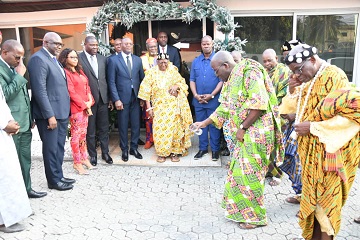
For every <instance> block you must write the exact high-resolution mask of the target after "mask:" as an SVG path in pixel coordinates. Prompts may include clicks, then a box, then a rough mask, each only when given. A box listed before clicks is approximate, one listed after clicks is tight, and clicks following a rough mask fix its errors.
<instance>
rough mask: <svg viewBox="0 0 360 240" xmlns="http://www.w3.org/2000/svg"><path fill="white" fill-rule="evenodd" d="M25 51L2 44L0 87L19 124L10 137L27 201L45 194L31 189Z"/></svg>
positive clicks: (10, 43) (11, 43)
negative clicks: (14, 147) (12, 140)
mask: <svg viewBox="0 0 360 240" xmlns="http://www.w3.org/2000/svg"><path fill="white" fill-rule="evenodd" d="M23 57H24V48H23V46H22V45H21V44H20V43H19V42H18V41H16V40H13V39H11V40H7V41H5V42H4V44H3V49H2V53H1V57H0V85H1V87H2V89H3V92H4V96H5V99H6V102H7V104H8V106H9V108H10V110H11V115H12V116H13V117H14V119H15V121H17V122H18V123H19V125H20V130H19V133H18V134H15V135H13V136H12V137H13V139H14V143H15V146H16V151H17V154H18V157H19V161H20V166H21V172H22V175H23V179H24V183H25V187H26V191H27V194H28V196H29V198H41V197H44V196H46V194H47V193H46V192H36V191H34V190H33V189H32V188H31V177H30V168H31V139H32V133H31V128H32V124H33V121H32V119H31V111H30V98H29V94H28V91H27V88H26V84H27V80H26V79H25V78H24V74H25V72H26V67H25V66H24V63H23Z"/></svg>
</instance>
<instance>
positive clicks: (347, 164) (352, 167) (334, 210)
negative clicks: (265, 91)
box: [283, 65, 360, 239]
mask: <svg viewBox="0 0 360 240" xmlns="http://www.w3.org/2000/svg"><path fill="white" fill-rule="evenodd" d="M306 84H310V81H309V82H307V83H306ZM346 87H349V81H348V79H347V77H346V74H345V73H344V72H343V71H342V70H341V69H339V68H338V67H336V66H333V65H331V66H328V67H326V68H325V69H324V70H323V72H322V73H321V74H320V76H319V78H318V79H317V80H316V82H315V84H314V86H313V89H312V91H311V93H310V96H309V100H308V103H307V106H306V107H305V112H304V115H303V117H302V119H300V122H305V121H310V122H317V121H323V123H325V124H324V125H326V121H327V120H326V119H329V117H331V116H333V115H334V114H335V115H339V114H340V112H338V111H339V110H340V108H339V106H340V105H341V104H340V103H341V102H344V101H342V100H340V99H339V101H337V104H338V106H336V104H335V106H334V108H333V107H329V106H330V105H331V104H330V105H328V104H329V102H331V101H330V100H329V99H330V98H327V96H328V95H329V93H332V94H334V95H329V96H330V97H331V98H334V99H336V98H338V96H337V92H335V93H334V91H335V90H338V89H341V88H346ZM307 91H308V87H307V86H305V88H304V91H303V93H302V96H301V106H303V104H304V101H305V96H306V94H307ZM298 92H299V88H297V89H296V93H298ZM325 98H326V99H328V100H324V99H325ZM342 98H344V96H343V97H342ZM345 99H346V98H345ZM296 101H297V98H293V99H292V98H288V99H286V101H285V99H284V101H283V104H285V105H288V106H287V107H288V109H291V108H293V107H294V104H295V106H296ZM342 106H343V107H344V108H343V110H342V111H344V112H346V113H347V112H348V111H350V112H351V111H354V110H349V109H348V107H347V106H346V105H342ZM335 109H336V110H335ZM344 109H346V110H344ZM331 110H332V111H331ZM342 111H341V112H342ZM356 111H358V108H357V110H356ZM331 112H332V114H331ZM353 116H355V115H354V114H353ZM346 117H351V114H346ZM319 123H320V122H319ZM297 141H298V153H299V156H300V160H301V166H302V184H303V187H302V196H301V203H300V221H299V224H300V227H301V228H302V230H303V233H302V236H303V237H304V238H305V239H311V238H312V234H313V229H314V213H315V209H316V204H318V205H320V206H321V207H322V208H323V209H324V212H325V214H326V216H327V217H328V218H329V220H330V222H331V225H332V227H333V228H334V231H335V235H336V234H337V233H338V232H339V230H340V222H341V209H342V207H343V205H344V204H345V201H346V199H347V197H348V194H349V191H350V188H351V186H352V183H353V181H354V178H355V173H356V170H357V165H358V162H359V158H360V148H359V147H360V146H359V134H357V135H356V136H355V137H354V138H352V139H351V140H350V141H349V142H348V143H346V144H345V145H344V146H343V147H342V148H341V149H340V153H339V154H341V155H340V156H341V157H340V158H341V159H342V163H343V175H344V176H345V178H346V181H343V179H342V178H341V177H340V176H339V174H338V173H337V172H336V171H325V170H324V167H325V166H326V165H327V163H326V161H327V160H328V159H329V158H328V156H327V153H326V150H325V144H323V143H322V142H321V141H320V139H319V137H317V136H315V135H313V134H308V135H306V136H298V138H297Z"/></svg>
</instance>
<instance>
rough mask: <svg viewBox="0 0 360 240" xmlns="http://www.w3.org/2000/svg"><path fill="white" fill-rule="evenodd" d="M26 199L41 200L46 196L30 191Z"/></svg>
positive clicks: (42, 193)
mask: <svg viewBox="0 0 360 240" xmlns="http://www.w3.org/2000/svg"><path fill="white" fill-rule="evenodd" d="M27 195H28V197H29V198H42V197H45V196H46V195H47V193H46V192H36V191H34V190H32V189H31V190H30V191H29V192H28V193H27Z"/></svg>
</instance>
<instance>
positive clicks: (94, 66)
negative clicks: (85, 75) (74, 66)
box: [90, 55, 99, 78]
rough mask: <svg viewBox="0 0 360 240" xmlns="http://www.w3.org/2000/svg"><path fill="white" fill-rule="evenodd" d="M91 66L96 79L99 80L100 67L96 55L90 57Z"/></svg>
mask: <svg viewBox="0 0 360 240" xmlns="http://www.w3.org/2000/svg"><path fill="white" fill-rule="evenodd" d="M90 65H91V67H92V69H93V70H94V73H95V76H96V78H98V77H99V66H98V63H97V61H96V57H95V56H94V55H91V56H90Z"/></svg>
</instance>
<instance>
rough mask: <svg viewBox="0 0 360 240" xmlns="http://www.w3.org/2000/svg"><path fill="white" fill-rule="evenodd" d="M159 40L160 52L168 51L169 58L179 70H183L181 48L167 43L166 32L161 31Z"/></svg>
mask: <svg viewBox="0 0 360 240" xmlns="http://www.w3.org/2000/svg"><path fill="white" fill-rule="evenodd" d="M157 41H158V43H159V47H158V52H159V53H167V54H168V55H169V60H170V62H172V64H174V66H176V67H177V68H178V71H179V72H180V70H181V56H180V53H179V50H178V49H177V48H176V47H173V46H170V45H167V42H168V35H167V34H166V33H165V32H159V34H158V36H157Z"/></svg>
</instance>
